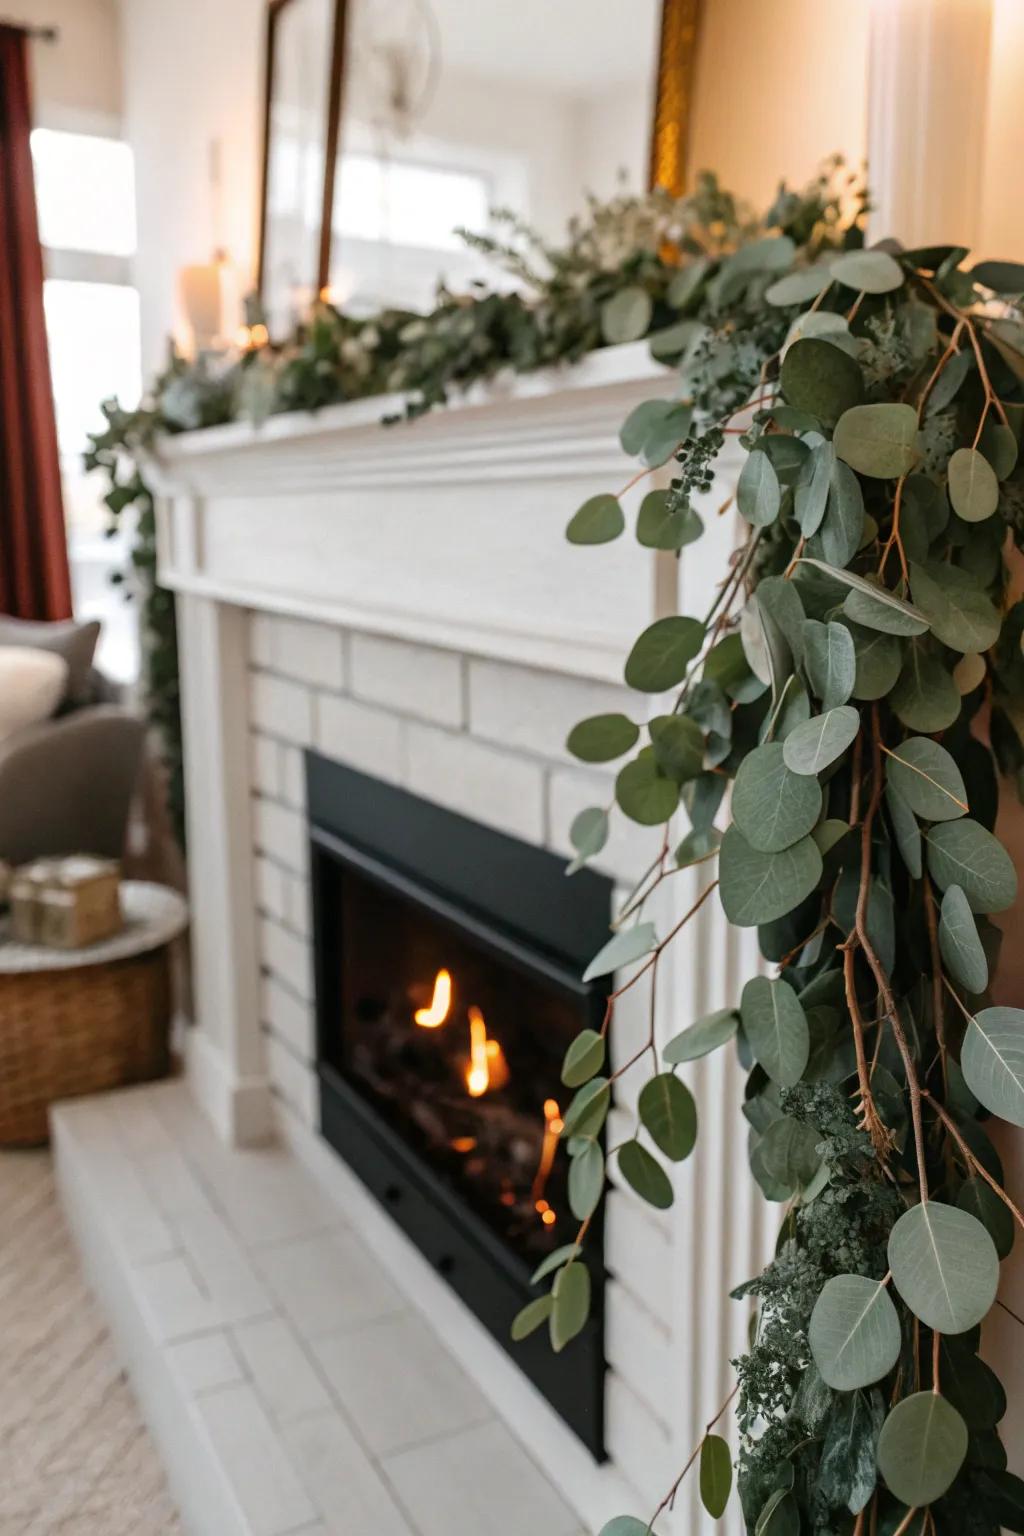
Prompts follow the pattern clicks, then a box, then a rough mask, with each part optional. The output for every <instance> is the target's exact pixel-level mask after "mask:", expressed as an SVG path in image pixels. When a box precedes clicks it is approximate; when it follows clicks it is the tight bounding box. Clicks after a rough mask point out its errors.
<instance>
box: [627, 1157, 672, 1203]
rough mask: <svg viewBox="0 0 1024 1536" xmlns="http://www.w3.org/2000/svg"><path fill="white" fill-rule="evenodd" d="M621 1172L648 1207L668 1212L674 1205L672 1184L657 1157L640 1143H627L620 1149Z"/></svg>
mask: <svg viewBox="0 0 1024 1536" xmlns="http://www.w3.org/2000/svg"><path fill="white" fill-rule="evenodd" d="M619 1172H620V1173H621V1174H622V1177H623V1178H624V1179H625V1181H626V1183H627V1184H628V1185H629V1187H630V1189H632V1190H634V1191H635V1192H636V1193H637V1194H638V1195H639V1196H640V1198H641V1200H646V1201H647V1204H648V1205H653V1206H654V1207H655V1209H656V1210H659V1211H666V1210H668V1208H669V1206H670V1205H671V1204H672V1182H671V1180H670V1179H669V1176H668V1174H667V1173H666V1172H665V1170H664V1168H663V1167H662V1166H661V1164H660V1163H659V1162H658V1159H657V1158H656V1157H652V1155H651V1154H650V1152H648V1150H647V1148H646V1147H644V1146H641V1144H640V1142H638V1141H627V1142H626V1143H625V1145H624V1146H621V1147H620V1148H619Z"/></svg>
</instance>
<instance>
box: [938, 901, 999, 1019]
mask: <svg viewBox="0 0 1024 1536" xmlns="http://www.w3.org/2000/svg"><path fill="white" fill-rule="evenodd" d="M939 950H940V952H941V954H942V960H943V963H944V965H945V967H946V969H947V970H948V971H949V974H950V975H951V976H952V978H953V980H954V981H956V982H959V984H960V985H961V986H962V987H964V988H966V990H967V991H968V992H973V993H974V994H975V995H977V994H979V993H981V992H984V990H985V988H986V987H987V986H988V960H987V959H986V958H985V950H984V947H983V946H982V942H981V939H980V938H979V937H978V927H977V924H976V923H975V921H974V915H973V913H972V912H971V907H970V903H969V902H968V900H967V897H966V896H965V895H964V893H963V891H962V890H961V889H960V887H959V886H958V885H951V886H949V887H948V889H947V890H946V893H945V895H944V896H943V898H942V911H941V915H940V917H939Z"/></svg>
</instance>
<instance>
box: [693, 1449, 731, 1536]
mask: <svg viewBox="0 0 1024 1536" xmlns="http://www.w3.org/2000/svg"><path fill="white" fill-rule="evenodd" d="M731 1491H732V1454H731V1452H730V1450H729V1446H728V1443H727V1441H725V1440H723V1439H722V1437H721V1435H705V1436H704V1440H703V1443H702V1445H701V1448H700V1501H701V1503H702V1504H703V1505H704V1508H705V1509H706V1510H707V1512H708V1514H709V1515H710V1516H711V1518H712V1520H718V1519H720V1518H721V1516H722V1515H723V1514H724V1513H725V1506H726V1505H727V1504H728V1502H729V1494H730V1492H731Z"/></svg>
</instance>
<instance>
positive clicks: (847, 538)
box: [818, 456, 864, 569]
mask: <svg viewBox="0 0 1024 1536" xmlns="http://www.w3.org/2000/svg"><path fill="white" fill-rule="evenodd" d="M863 535H864V497H863V494H862V492H861V488H860V481H859V480H858V479H857V476H856V475H855V474H854V472H853V470H852V469H851V468H850V466H849V465H848V464H844V463H843V461H842V460H841V459H837V458H835V457H834V456H833V460H832V473H831V478H830V483H829V493H828V501H827V503H826V505H825V517H824V521H823V522H822V525H821V528H820V530H819V532H818V540H819V543H820V547H821V554H822V555H823V557H824V559H825V560H826V561H827V562H828V564H829V565H833V566H837V567H839V569H842V568H843V567H844V566H847V565H849V563H850V561H851V560H852V559H853V557H854V555H855V554H856V553H857V551H858V549H859V548H860V544H861V539H862V538H863Z"/></svg>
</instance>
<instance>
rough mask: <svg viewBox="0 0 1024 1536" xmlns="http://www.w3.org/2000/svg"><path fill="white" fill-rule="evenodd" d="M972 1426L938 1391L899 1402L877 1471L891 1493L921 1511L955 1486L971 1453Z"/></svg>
mask: <svg viewBox="0 0 1024 1536" xmlns="http://www.w3.org/2000/svg"><path fill="white" fill-rule="evenodd" d="M967 1439H968V1435H967V1425H966V1424H965V1423H964V1421H963V1419H962V1418H961V1417H960V1415H959V1414H958V1413H957V1411H956V1409H955V1408H954V1407H953V1406H952V1404H951V1403H948V1402H947V1401H946V1399H945V1398H944V1397H942V1396H941V1395H940V1394H939V1393H938V1392H915V1393H914V1394H913V1396H912V1397H905V1398H904V1399H903V1401H902V1402H901V1403H897V1404H896V1406H895V1408H894V1409H893V1410H892V1412H891V1413H890V1414H889V1417H888V1418H887V1419H886V1421H885V1423H884V1424H883V1425H882V1433H881V1434H880V1435H879V1437H878V1470H879V1471H880V1472H881V1474H882V1476H883V1477H884V1478H885V1481H886V1484H887V1486H888V1488H889V1492H890V1493H892V1494H895V1496H896V1498H898V1499H901V1500H902V1501H903V1503H904V1504H906V1505H907V1506H908V1507H910V1508H913V1509H921V1508H922V1507H923V1506H924V1505H926V1504H932V1503H934V1501H935V1500H936V1499H941V1497H942V1495H943V1494H944V1493H945V1492H946V1490H947V1489H948V1488H950V1487H951V1485H952V1483H953V1480H954V1479H955V1477H956V1475H957V1473H958V1472H959V1471H960V1468H961V1467H962V1466H963V1461H964V1457H965V1456H966V1455H967Z"/></svg>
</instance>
